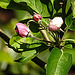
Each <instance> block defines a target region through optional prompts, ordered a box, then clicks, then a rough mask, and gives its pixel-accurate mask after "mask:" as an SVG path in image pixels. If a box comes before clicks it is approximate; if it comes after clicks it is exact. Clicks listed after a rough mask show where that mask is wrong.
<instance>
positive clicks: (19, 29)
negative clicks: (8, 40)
mask: <svg viewBox="0 0 75 75" xmlns="http://www.w3.org/2000/svg"><path fill="white" fill-rule="evenodd" d="M29 31H30V30H29V28H28V27H27V26H25V25H24V24H22V23H17V24H16V33H17V34H18V35H19V36H20V37H26V36H27V34H28V33H29Z"/></svg>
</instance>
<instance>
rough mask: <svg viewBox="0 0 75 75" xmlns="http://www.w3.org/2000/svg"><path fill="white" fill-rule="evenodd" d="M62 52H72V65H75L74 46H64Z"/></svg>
mask: <svg viewBox="0 0 75 75" xmlns="http://www.w3.org/2000/svg"><path fill="white" fill-rule="evenodd" d="M63 51H64V53H70V54H72V65H74V66H75V48H64V50H63Z"/></svg>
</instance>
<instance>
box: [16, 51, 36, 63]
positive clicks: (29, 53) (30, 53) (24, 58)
mask: <svg viewBox="0 0 75 75" xmlns="http://www.w3.org/2000/svg"><path fill="white" fill-rule="evenodd" d="M35 56H36V51H35V50H32V51H25V52H22V57H21V58H19V59H17V60H15V61H16V62H21V63H25V62H27V61H29V60H31V59H32V58H34V57H35Z"/></svg>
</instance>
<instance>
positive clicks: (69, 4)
mask: <svg viewBox="0 0 75 75" xmlns="http://www.w3.org/2000/svg"><path fill="white" fill-rule="evenodd" d="M70 7H71V2H70V0H67V3H66V9H65V13H66V14H67V12H68V10H69V9H70Z"/></svg>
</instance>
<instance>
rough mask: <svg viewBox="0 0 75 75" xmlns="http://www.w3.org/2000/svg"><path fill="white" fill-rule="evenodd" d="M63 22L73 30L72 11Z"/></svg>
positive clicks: (74, 22)
mask: <svg viewBox="0 0 75 75" xmlns="http://www.w3.org/2000/svg"><path fill="white" fill-rule="evenodd" d="M65 24H66V25H67V26H68V28H69V29H70V30H75V19H73V17H72V13H71V14H70V15H69V16H67V17H66V18H65Z"/></svg>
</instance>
